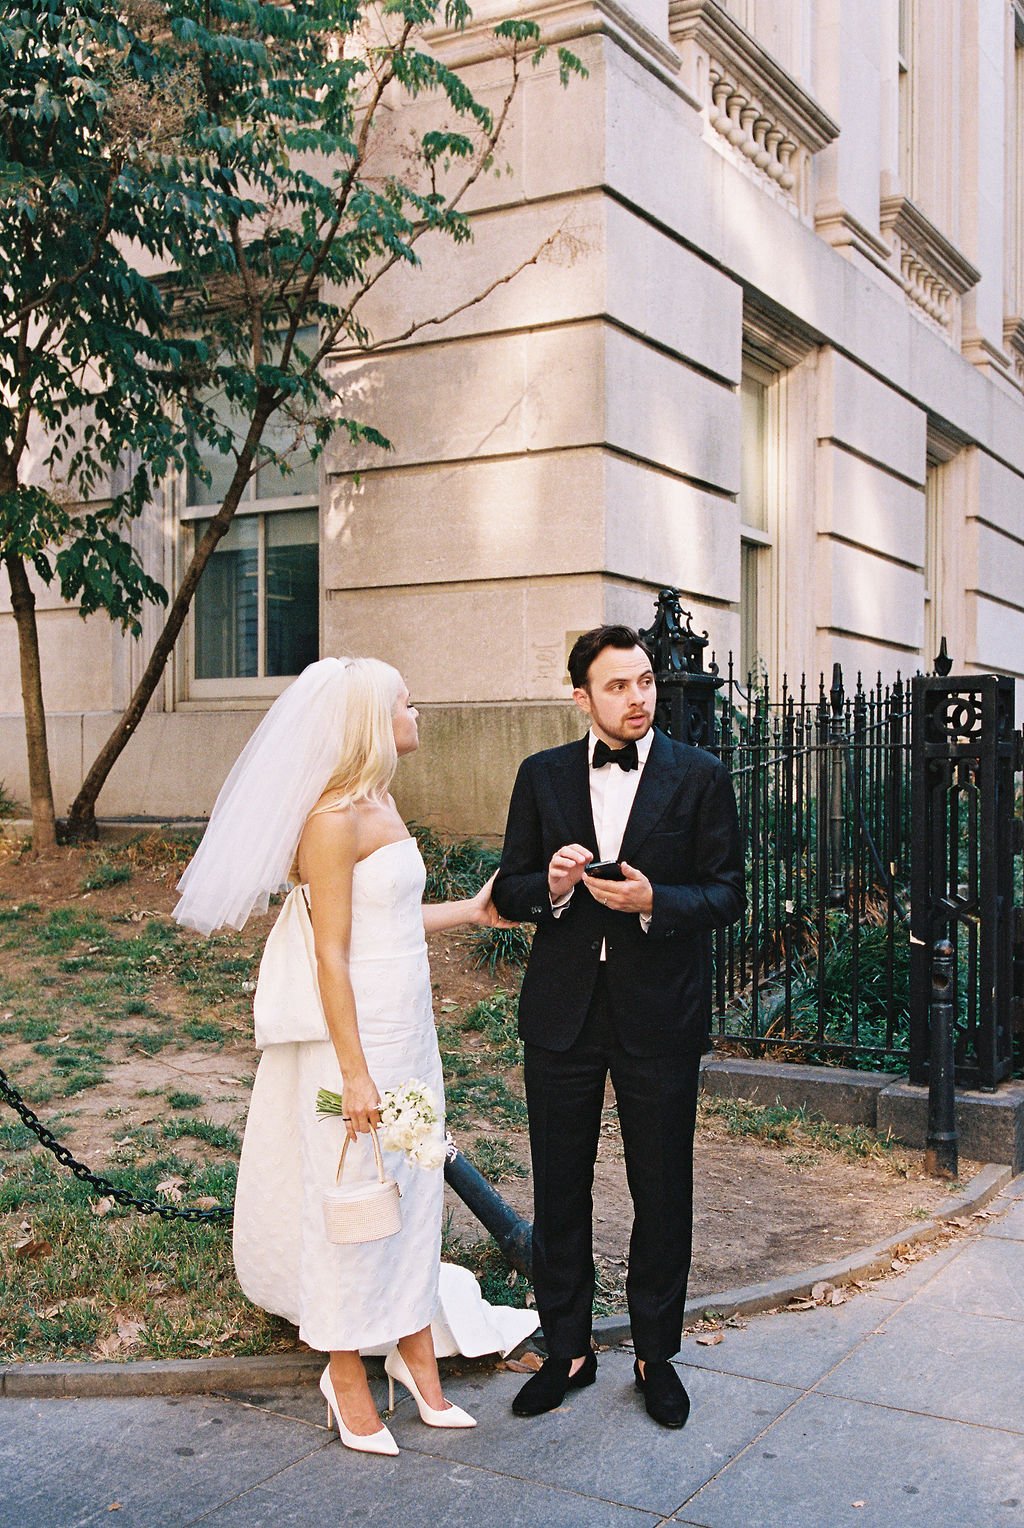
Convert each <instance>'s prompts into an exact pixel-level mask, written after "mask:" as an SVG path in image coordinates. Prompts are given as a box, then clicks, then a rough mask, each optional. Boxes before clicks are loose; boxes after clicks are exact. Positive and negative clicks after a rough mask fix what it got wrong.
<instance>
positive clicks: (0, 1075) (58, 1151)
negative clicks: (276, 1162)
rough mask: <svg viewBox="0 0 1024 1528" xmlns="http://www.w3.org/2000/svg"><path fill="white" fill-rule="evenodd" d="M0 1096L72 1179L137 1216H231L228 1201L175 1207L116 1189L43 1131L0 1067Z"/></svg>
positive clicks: (196, 1218) (197, 1218) (202, 1218)
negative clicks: (204, 1207)
mask: <svg viewBox="0 0 1024 1528" xmlns="http://www.w3.org/2000/svg"><path fill="white" fill-rule="evenodd" d="M0 1098H2V1099H3V1101H4V1103H7V1104H10V1106H11V1108H12V1109H13V1110H14V1112H15V1114H17V1115H18V1116H19V1118H20V1119H21V1121H22V1123H23V1124H25V1125H27V1126H28V1128H29V1130H31V1131H32V1134H33V1135H34V1136H36V1137H37V1139H38V1140H39V1141H40V1143H41V1144H42V1145H43V1146H45V1147H46V1149H47V1151H49V1152H52V1153H53V1155H54V1156H55V1157H56V1158H57V1161H58V1162H59V1163H60V1165H61V1166H62V1167H69V1168H70V1169H71V1171H72V1172H73V1173H74V1175H75V1177H76V1178H80V1179H81V1181H82V1182H83V1183H88V1184H89V1185H90V1186H91V1187H92V1188H96V1189H99V1190H100V1192H101V1193H102V1194H106V1195H108V1196H109V1197H110V1198H111V1199H113V1200H115V1201H116V1202H117V1203H118V1204H123V1205H126V1206H127V1207H128V1208H129V1209H132V1210H138V1212H139V1214H140V1215H159V1216H160V1219H161V1220H192V1221H217V1220H229V1219H230V1218H231V1215H232V1213H233V1206H232V1205H230V1204H227V1205H224V1204H219V1205H217V1207H216V1209H212V1210H192V1209H179V1208H178V1207H177V1206H175V1205H173V1204H161V1203H160V1202H159V1200H157V1199H144V1198H140V1197H139V1195H137V1194H130V1193H129V1192H128V1190H127V1189H124V1188H118V1187H117V1185H116V1184H115V1183H111V1181H110V1179H109V1178H101V1177H100V1176H99V1174H98V1173H94V1172H92V1171H91V1170H90V1169H89V1168H88V1167H86V1166H85V1163H84V1162H79V1161H77V1160H76V1159H75V1158H74V1157H73V1156H72V1155H71V1153H70V1151H69V1150H68V1148H67V1147H66V1146H62V1145H61V1143H60V1141H58V1140H57V1137H56V1136H55V1135H54V1134H53V1133H52V1131H50V1130H47V1128H46V1126H45V1125H44V1124H43V1122H42V1120H41V1119H40V1118H39V1116H38V1114H34V1113H33V1111H32V1110H31V1109H30V1108H29V1106H28V1104H27V1103H26V1102H25V1100H24V1099H23V1098H22V1096H21V1094H20V1093H19V1092H18V1090H17V1088H16V1087H15V1086H14V1084H13V1083H12V1082H11V1081H10V1079H9V1078H8V1076H7V1073H6V1072H5V1071H3V1069H2V1068H0Z"/></svg>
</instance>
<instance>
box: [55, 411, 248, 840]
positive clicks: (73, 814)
mask: <svg viewBox="0 0 1024 1528" xmlns="http://www.w3.org/2000/svg"><path fill="white" fill-rule="evenodd" d="M273 412H274V407H273V405H272V404H267V405H265V406H264V407H259V406H257V408H256V409H255V411H254V413H253V417H252V419H251V421H250V424H249V430H248V434H247V435H246V440H245V444H244V446H243V447H242V450H241V452H240V453H239V458H238V466H237V468H236V470H235V474H234V477H233V478H232V479H231V483H230V485H229V487H228V491H227V493H226V494H225V495H224V502H223V503H222V504H221V507H220V509H219V510H218V511H217V513H216V514H215V515H214V517H213V519H212V520H211V521H210V523H209V525H208V526H207V528H206V531H205V532H204V534H203V539H202V540H201V541H200V543H199V545H198V546H197V547H196V549H195V552H194V554H193V556H192V561H191V562H190V563H189V565H188V567H187V568H186V569H185V573H184V576H183V578H182V580H181V584H180V586H179V588H178V592H177V594H176V595H175V596H174V599H173V600H172V601H171V604H170V608H169V609H168V612H167V619H166V621H165V622H164V625H163V629H162V631H161V632H160V635H159V636H158V637H157V639H156V643H155V645H154V647H153V651H152V654H151V655H150V659H149V662H148V663H147V664H146V668H145V672H144V673H143V675H142V678H141V679H140V680H139V683H138V685H137V686H136V688H135V692H134V694H133V695H132V698H131V700H130V701H129V702H128V705H127V707H126V709H125V710H124V711H123V712H122V714H121V716H120V718H119V719H118V723H117V726H116V727H115V728H114V730H113V732H112V733H111V734H110V736H109V737H108V738H107V741H106V742H105V743H104V745H103V747H102V748H101V749H100V752H99V753H98V754H97V755H96V758H95V760H94V761H93V764H92V767H91V768H90V770H89V773H88V774H87V775H86V777H85V779H84V780H83V781H82V788H81V790H80V791H79V792H78V795H77V796H76V797H75V799H74V801H73V802H72V803H71V810H70V811H69V813H68V826H67V831H68V837H69V838H70V839H71V840H73V841H77V840H80V839H84V838H95V837H96V802H97V799H98V797H99V794H100V791H101V790H102V789H103V787H104V785H105V784H106V781H107V777H108V776H109V774H110V771H111V770H112V769H113V767H114V765H115V764H116V763H117V761H118V759H119V758H120V757H121V754H122V752H123V751H124V748H125V747H126V745H127V744H128V742H129V741H130V739H131V737H132V734H133V733H134V731H135V729H136V727H137V726H138V725H139V722H140V721H141V720H142V717H143V715H144V713H145V710H146V707H147V706H148V705H149V702H150V701H151V700H152V698H153V692H154V691H155V690H156V687H157V685H158V684H159V682H160V676H161V675H162V674H163V671H164V669H165V668H166V666H167V660H168V658H169V657H170V656H171V653H172V652H173V650H174V644H175V642H176V641H177V640H178V637H179V635H180V633H181V628H182V626H184V624H185V617H186V616H187V615H188V612H189V607H190V605H191V604H192V597H193V595H194V594H195V592H196V586H197V584H198V583H199V579H200V577H201V575H202V572H203V569H204V568H205V567H206V564H207V563H208V562H209V560H210V558H211V557H212V556H213V552H214V549H215V548H216V546H217V543H218V542H219V541H220V539H221V537H222V536H223V535H224V534H225V532H226V531H227V529H228V527H229V525H230V524H231V521H232V519H233V518H234V514H235V510H236V509H237V508H238V505H239V502H240V500H241V497H242V492H243V490H244V488H245V485H246V484H247V482H248V481H249V476H250V472H251V469H252V464H253V461H254V460H255V456H256V448H257V446H258V445H259V443H260V440H261V438H262V435H263V431H264V429H265V427H266V423H267V420H268V419H269V418H270V415H271V414H272V413H273Z"/></svg>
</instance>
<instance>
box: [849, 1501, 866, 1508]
mask: <svg viewBox="0 0 1024 1528" xmlns="http://www.w3.org/2000/svg"><path fill="white" fill-rule="evenodd" d="M850 1506H851V1507H866V1506H867V1502H866V1501H852V1502H851V1503H850Z"/></svg>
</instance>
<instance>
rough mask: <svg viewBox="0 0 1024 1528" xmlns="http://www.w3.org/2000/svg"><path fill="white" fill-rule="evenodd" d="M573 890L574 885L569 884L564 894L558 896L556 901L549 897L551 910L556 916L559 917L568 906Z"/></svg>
mask: <svg viewBox="0 0 1024 1528" xmlns="http://www.w3.org/2000/svg"><path fill="white" fill-rule="evenodd" d="M575 890H576V888H575V886H570V887H569V890H568V891H567V892H566V894H565V896H564V897H559V899H558V901H557V902H556V901H555V899H554V898H553V897H552V898H551V911H552V912H553V913H554V915H555V917H556V918H560V917H561V916H562V914H563V913H564V912H565V909H566V908H567V907H568V906H569V903H570V902H571V901H572V894H573V892H574V891H575ZM548 895H549V896H550V895H551V894H550V892H549V893H548Z"/></svg>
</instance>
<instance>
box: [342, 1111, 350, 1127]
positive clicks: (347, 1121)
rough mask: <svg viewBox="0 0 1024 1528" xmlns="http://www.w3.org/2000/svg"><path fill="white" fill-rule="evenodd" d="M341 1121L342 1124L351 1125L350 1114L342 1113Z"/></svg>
mask: <svg viewBox="0 0 1024 1528" xmlns="http://www.w3.org/2000/svg"><path fill="white" fill-rule="evenodd" d="M341 1121H342V1124H344V1125H351V1123H352V1116H351V1114H343V1115H342V1116H341Z"/></svg>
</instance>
